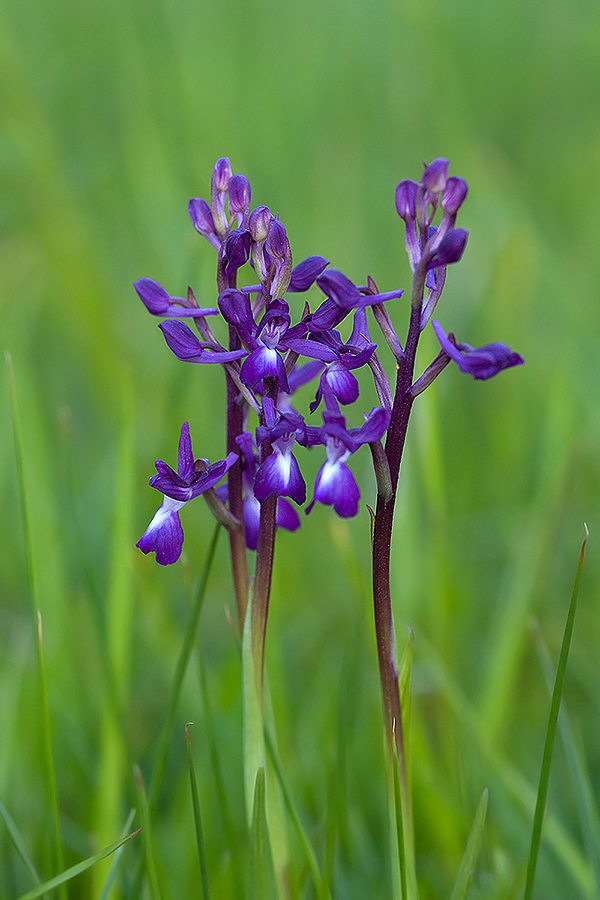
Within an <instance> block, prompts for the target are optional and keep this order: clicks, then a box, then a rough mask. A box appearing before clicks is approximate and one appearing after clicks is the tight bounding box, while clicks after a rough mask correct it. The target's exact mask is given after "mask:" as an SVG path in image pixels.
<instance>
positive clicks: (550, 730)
mask: <svg viewBox="0 0 600 900" xmlns="http://www.w3.org/2000/svg"><path fill="white" fill-rule="evenodd" d="M585 530H586V537H585V540H584V542H583V544H582V547H581V553H580V555H579V563H578V565H577V573H576V575H575V584H574V586H573V593H572V595H571V602H570V604H569V611H568V613H567V621H566V623H565V630H564V632H563V639H562V643H561V647H560V654H559V657H558V665H557V667H556V678H555V680H554V690H553V691H552V700H551V702H550V713H549V716H548V727H547V729H546V740H545V742H544V753H543V756H542V767H541V770H540V781H539V785H538V792H537V799H536V804H535V812H534V815H533V829H532V833H531V847H530V850H529V860H528V862H527V878H526V881H525V894H524V900H531V897H532V895H533V882H534V879H535V870H536V866H537V860H538V855H539V850H540V844H541V839H542V824H543V820H544V809H545V806H546V797H547V796H548V783H549V780H550V765H551V763H552V751H553V749H554V739H555V737H556V729H557V725H558V713H559V710H560V701H561V697H562V691H563V686H564V681H565V673H566V670H567V660H568V658H569V649H570V646H571V638H572V636H573V625H574V623H575V613H576V611H577V598H578V596H579V582H580V580H581V571H582V568H583V556H584V552H585V545H586V541H587V527H586V529H585Z"/></svg>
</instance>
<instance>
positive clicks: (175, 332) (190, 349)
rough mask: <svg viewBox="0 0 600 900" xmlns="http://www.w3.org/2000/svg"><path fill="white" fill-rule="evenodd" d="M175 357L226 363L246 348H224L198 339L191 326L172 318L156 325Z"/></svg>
mask: <svg viewBox="0 0 600 900" xmlns="http://www.w3.org/2000/svg"><path fill="white" fill-rule="evenodd" d="M158 327H159V328H160V330H161V331H162V333H163V335H164V338H165V341H166V342H167V344H168V345H169V347H170V349H171V350H172V351H173V353H174V354H175V356H176V357H177V359H182V360H183V361H184V362H195V363H228V362H232V361H233V360H234V359H241V357H242V356H246V355H247V353H248V351H247V350H225V349H224V348H223V347H221V346H220V345H219V344H213V343H212V342H211V341H201V340H199V339H198V338H197V337H196V335H195V334H194V332H193V331H192V329H191V328H188V326H187V325H185V324H184V323H183V322H178V321H177V320H176V319H173V320H171V321H168V322H161V324H160V325H159V326H158Z"/></svg>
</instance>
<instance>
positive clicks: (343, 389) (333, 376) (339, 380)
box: [323, 363, 359, 405]
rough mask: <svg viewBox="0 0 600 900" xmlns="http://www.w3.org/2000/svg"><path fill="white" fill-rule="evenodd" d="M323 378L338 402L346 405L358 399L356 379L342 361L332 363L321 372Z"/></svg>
mask: <svg viewBox="0 0 600 900" xmlns="http://www.w3.org/2000/svg"><path fill="white" fill-rule="evenodd" d="M323 379H325V381H326V382H327V384H328V386H329V388H330V389H331V391H332V392H333V394H334V396H335V397H337V399H338V400H339V401H340V403H342V404H344V405H347V404H348V403H354V402H355V401H356V400H358V393H359V391H358V381H357V380H356V378H355V377H354V375H353V374H352V373H351V372H349V371H348V370H347V368H346V367H345V366H344V365H343V363H333V364H332V365H330V366H329V367H328V368H327V369H326V371H325V372H324V373H323Z"/></svg>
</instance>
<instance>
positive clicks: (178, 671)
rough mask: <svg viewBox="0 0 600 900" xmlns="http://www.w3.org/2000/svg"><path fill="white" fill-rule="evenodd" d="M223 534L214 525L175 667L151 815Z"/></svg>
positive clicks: (150, 800)
mask: <svg viewBox="0 0 600 900" xmlns="http://www.w3.org/2000/svg"><path fill="white" fill-rule="evenodd" d="M220 530H221V526H220V525H218V524H217V525H215V529H214V532H213V536H212V539H211V542H210V544H209V547H208V550H207V552H206V558H205V560H204V567H203V569H202V574H201V575H200V581H199V582H198V588H197V591H196V597H195V602H194V606H193V609H192V613H191V616H190V620H189V622H188V625H187V628H186V630H185V635H184V640H183V644H182V645H181V650H180V652H179V658H178V660H177V665H176V667H175V675H174V678H173V686H172V688H171V696H170V698H169V706H168V709H167V715H166V718H165V721H164V724H163V728H162V731H161V735H160V739H159V744H158V752H157V754H156V761H155V763H154V767H153V770H152V778H151V782H150V790H149V791H148V805H149V808H150V810H151V811H152V812H154V810H155V808H156V803H157V800H158V793H159V791H160V786H161V783H162V777H163V773H164V769H165V764H166V759H167V753H168V750H169V741H170V739H171V734H172V731H173V723H174V721H175V715H176V713H177V706H178V704H179V697H180V695H181V688H182V685H183V679H184V678H185V674H186V672H187V667H188V664H189V661H190V656H191V654H192V650H193V649H194V643H195V640H196V631H197V630H198V621H199V619H200V613H201V611H202V605H203V603H204V597H205V595H206V587H207V584H208V576H209V574H210V570H211V567H212V564H213V561H214V557H215V551H216V548H217V542H218V539H219V533H220Z"/></svg>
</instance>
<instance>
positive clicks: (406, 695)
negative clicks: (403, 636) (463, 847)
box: [390, 631, 419, 900]
mask: <svg viewBox="0 0 600 900" xmlns="http://www.w3.org/2000/svg"><path fill="white" fill-rule="evenodd" d="M412 659H413V634H412V631H410V632H409V636H408V640H407V642H406V644H405V647H404V650H403V652H402V656H401V658H400V662H399V666H398V690H399V692H400V708H401V710H402V722H400V723H397V727H398V728H399V729H401V733H395V734H394V752H393V757H394V758H393V767H392V768H393V805H392V807H391V809H392V813H393V814H392V818H391V821H392V822H393V821H394V820H395V830H396V833H395V835H392V836H391V837H392V844H394V843H395V842H397V852H398V863H399V869H400V891H401V896H402V898H403V900H404V898H406V900H416V898H417V897H418V893H419V891H418V884H417V874H416V862H415V835H414V824H413V811H412V796H411V788H410V769H411V754H410V718H411V696H410V680H411V674H412ZM390 799H392V798H390Z"/></svg>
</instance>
